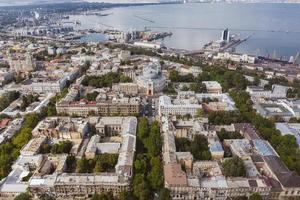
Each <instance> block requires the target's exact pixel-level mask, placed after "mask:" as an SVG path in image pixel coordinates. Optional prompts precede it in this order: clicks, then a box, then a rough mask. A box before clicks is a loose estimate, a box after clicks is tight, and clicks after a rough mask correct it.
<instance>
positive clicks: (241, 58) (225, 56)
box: [213, 52, 257, 64]
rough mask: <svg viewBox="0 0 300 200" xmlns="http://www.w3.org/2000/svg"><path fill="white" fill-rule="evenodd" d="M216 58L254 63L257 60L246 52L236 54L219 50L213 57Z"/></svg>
mask: <svg viewBox="0 0 300 200" xmlns="http://www.w3.org/2000/svg"><path fill="white" fill-rule="evenodd" d="M213 59H216V60H231V61H233V62H238V63H250V64H254V63H256V62H257V58H256V57H255V56H251V55H247V54H237V53H229V52H221V53H218V54H217V55H216V56H214V57H213Z"/></svg>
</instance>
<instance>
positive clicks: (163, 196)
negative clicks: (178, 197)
mask: <svg viewBox="0 0 300 200" xmlns="http://www.w3.org/2000/svg"><path fill="white" fill-rule="evenodd" d="M170 193H171V192H170V190H169V189H167V188H163V189H161V190H160V191H159V200H172V198H171V194H170Z"/></svg>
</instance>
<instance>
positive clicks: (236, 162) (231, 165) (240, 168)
mask: <svg viewBox="0 0 300 200" xmlns="http://www.w3.org/2000/svg"><path fill="white" fill-rule="evenodd" d="M223 169H224V174H225V176H231V177H244V176H246V169H245V165H244V162H243V160H242V159H240V158H239V157H237V156H234V157H232V158H228V159H226V160H225V161H224V163H223Z"/></svg>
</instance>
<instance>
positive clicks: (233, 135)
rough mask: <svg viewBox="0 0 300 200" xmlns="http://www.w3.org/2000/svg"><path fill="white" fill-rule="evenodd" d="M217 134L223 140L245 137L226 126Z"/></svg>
mask: <svg viewBox="0 0 300 200" xmlns="http://www.w3.org/2000/svg"><path fill="white" fill-rule="evenodd" d="M217 134H218V137H219V139H220V141H221V142H223V140H228V139H243V136H242V135H241V134H240V133H238V132H228V131H226V130H225V129H224V128H222V129H221V131H219V132H217Z"/></svg>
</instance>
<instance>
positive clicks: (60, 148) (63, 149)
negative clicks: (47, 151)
mask: <svg viewBox="0 0 300 200" xmlns="http://www.w3.org/2000/svg"><path fill="white" fill-rule="evenodd" d="M72 146H73V144H72V142H71V141H69V140H67V141H60V142H59V143H58V144H55V145H53V146H52V147H51V153H52V154H62V153H69V152H70V151H71V149H72Z"/></svg>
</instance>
